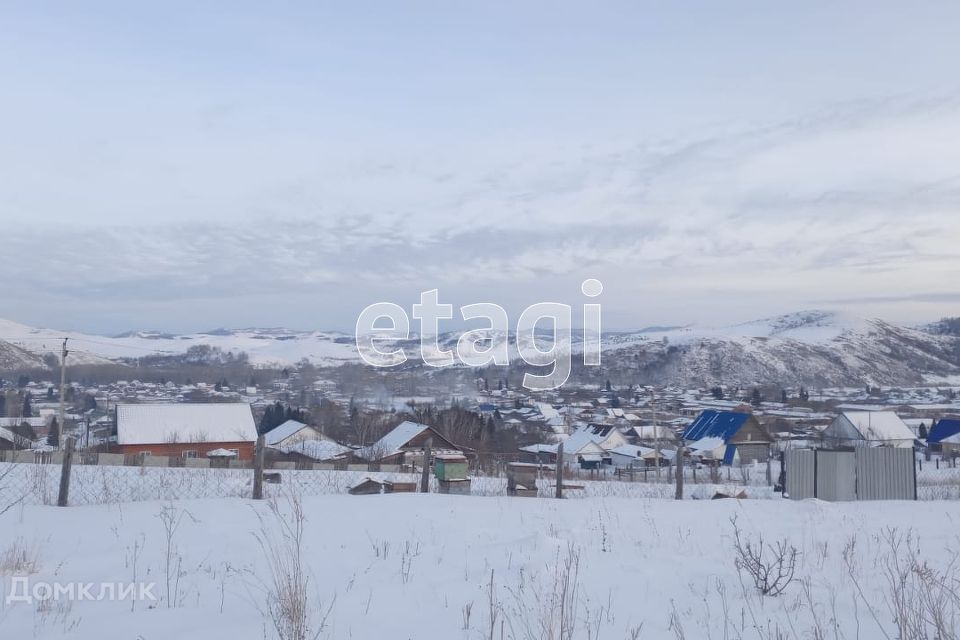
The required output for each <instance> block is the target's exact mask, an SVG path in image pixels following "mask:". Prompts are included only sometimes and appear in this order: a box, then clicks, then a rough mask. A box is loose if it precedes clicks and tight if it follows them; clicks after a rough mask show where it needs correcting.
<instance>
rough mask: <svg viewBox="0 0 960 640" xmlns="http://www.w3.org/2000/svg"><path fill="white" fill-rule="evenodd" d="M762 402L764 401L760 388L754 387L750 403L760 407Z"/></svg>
mask: <svg viewBox="0 0 960 640" xmlns="http://www.w3.org/2000/svg"><path fill="white" fill-rule="evenodd" d="M762 402H763V396H762V395H760V389H757V388H756V387H754V389H753V392H752V393H751V394H750V404H752V405H753V406H755V407H758V406H760V404H761V403H762Z"/></svg>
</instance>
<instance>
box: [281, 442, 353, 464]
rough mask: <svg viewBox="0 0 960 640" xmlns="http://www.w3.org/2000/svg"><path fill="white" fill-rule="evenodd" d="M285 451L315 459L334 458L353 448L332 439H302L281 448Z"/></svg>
mask: <svg viewBox="0 0 960 640" xmlns="http://www.w3.org/2000/svg"><path fill="white" fill-rule="evenodd" d="M281 451H283V452H284V453H299V454H301V455H304V456H306V457H308V458H312V459H314V460H333V459H334V458H339V457H341V456H343V455H344V454H347V453H350V451H352V449H351V448H350V447H345V446H343V445H342V444H338V443H336V442H333V441H331V440H301V441H300V442H298V443H296V444H294V445H292V446H289V447H284V448H283V449H281Z"/></svg>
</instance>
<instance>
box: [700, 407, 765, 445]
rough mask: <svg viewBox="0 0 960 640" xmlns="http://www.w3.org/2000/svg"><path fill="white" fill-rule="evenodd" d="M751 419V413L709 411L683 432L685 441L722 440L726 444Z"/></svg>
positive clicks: (704, 412) (703, 413)
mask: <svg viewBox="0 0 960 640" xmlns="http://www.w3.org/2000/svg"><path fill="white" fill-rule="evenodd" d="M749 418H750V414H749V413H739V412H736V411H715V410H713V409H707V410H706V411H703V412H702V413H701V414H700V415H699V416H697V419H696V420H694V421H693V424H691V425H690V426H689V427H687V428H686V430H684V432H683V439H684V440H700V439H702V438H722V439H723V441H724V442H726V441H727V440H729V439H730V438H732V437H733V434H735V433H736V432H737V431H739V430H740V427H742V426H743V425H744V423H745V422H746V421H747V420H748V419H749Z"/></svg>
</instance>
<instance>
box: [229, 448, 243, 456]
mask: <svg viewBox="0 0 960 640" xmlns="http://www.w3.org/2000/svg"><path fill="white" fill-rule="evenodd" d="M227 451H229V452H230V453H232V454H233V455H235V456H237V457H238V458H239V457H240V449H227Z"/></svg>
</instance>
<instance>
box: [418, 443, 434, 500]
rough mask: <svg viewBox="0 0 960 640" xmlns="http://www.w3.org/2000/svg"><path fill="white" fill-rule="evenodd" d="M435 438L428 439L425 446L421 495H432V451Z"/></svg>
mask: <svg viewBox="0 0 960 640" xmlns="http://www.w3.org/2000/svg"><path fill="white" fill-rule="evenodd" d="M432 448H433V438H427V441H426V443H424V445H423V471H421V472H420V493H430V450H431V449H432Z"/></svg>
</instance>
